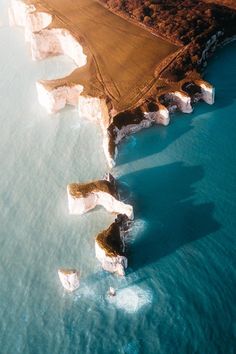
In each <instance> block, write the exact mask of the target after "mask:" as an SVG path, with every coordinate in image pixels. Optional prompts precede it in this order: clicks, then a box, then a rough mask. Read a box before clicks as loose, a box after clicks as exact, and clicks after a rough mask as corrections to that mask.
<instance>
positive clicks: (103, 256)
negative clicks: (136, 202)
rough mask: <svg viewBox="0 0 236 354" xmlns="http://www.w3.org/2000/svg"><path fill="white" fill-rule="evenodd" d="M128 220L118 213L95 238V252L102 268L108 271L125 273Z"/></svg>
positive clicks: (119, 273)
mask: <svg viewBox="0 0 236 354" xmlns="http://www.w3.org/2000/svg"><path fill="white" fill-rule="evenodd" d="M129 228H130V221H129V219H128V218H127V216H126V215H118V217H117V218H116V220H115V221H114V223H113V224H111V225H110V226H109V228H108V229H106V230H104V231H102V232H101V233H99V234H98V235H97V237H96V239H95V252H96V257H97V259H98V260H99V261H100V262H101V264H102V268H103V269H104V270H106V271H108V272H111V273H116V274H118V275H121V276H123V275H125V269H126V268H127V266H128V260H127V257H126V235H127V232H128V230H129Z"/></svg>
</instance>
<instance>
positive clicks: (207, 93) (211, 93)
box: [200, 83, 215, 104]
mask: <svg viewBox="0 0 236 354" xmlns="http://www.w3.org/2000/svg"><path fill="white" fill-rule="evenodd" d="M200 87H201V91H202V95H201V98H202V99H203V101H205V102H206V103H208V104H214V102H215V88H214V87H213V86H210V85H209V84H208V85H206V84H204V83H201V84H200Z"/></svg>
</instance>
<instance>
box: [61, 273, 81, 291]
mask: <svg viewBox="0 0 236 354" xmlns="http://www.w3.org/2000/svg"><path fill="white" fill-rule="evenodd" d="M58 276H59V279H60V281H61V283H62V285H63V287H64V288H65V289H66V290H68V291H74V290H76V289H78V287H79V285H80V282H79V278H80V274H79V272H78V271H77V270H75V269H58Z"/></svg>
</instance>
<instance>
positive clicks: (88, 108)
mask: <svg viewBox="0 0 236 354" xmlns="http://www.w3.org/2000/svg"><path fill="white" fill-rule="evenodd" d="M78 112H79V116H80V117H86V118H88V119H91V120H93V121H97V122H98V123H99V124H100V126H101V129H102V135H103V150H104V155H105V157H106V160H107V163H108V166H109V167H110V168H112V167H114V166H115V161H114V157H112V156H111V155H110V153H109V137H108V132H107V128H108V126H109V124H110V116H109V112H108V108H107V105H106V102H105V100H104V99H103V98H98V97H90V96H82V95H81V96H79V99H78Z"/></svg>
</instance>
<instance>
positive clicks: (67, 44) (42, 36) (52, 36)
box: [9, 0, 87, 113]
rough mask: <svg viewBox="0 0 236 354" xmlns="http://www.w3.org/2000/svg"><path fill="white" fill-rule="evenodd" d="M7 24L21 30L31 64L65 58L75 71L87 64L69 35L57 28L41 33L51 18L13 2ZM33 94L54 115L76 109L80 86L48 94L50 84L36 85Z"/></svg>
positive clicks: (78, 46) (25, 5) (32, 7)
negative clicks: (23, 32)
mask: <svg viewBox="0 0 236 354" xmlns="http://www.w3.org/2000/svg"><path fill="white" fill-rule="evenodd" d="M9 21H10V24H11V25H17V26H22V27H24V28H25V39H26V41H27V42H29V44H30V47H31V54H32V59H33V60H39V59H45V58H46V57H48V56H54V55H60V54H64V55H67V56H69V57H70V58H71V59H72V60H73V61H74V62H75V63H76V65H77V66H78V67H81V66H84V65H85V64H86V63H87V56H86V55H85V54H84V52H83V48H82V46H81V45H80V44H79V42H78V41H77V40H76V39H75V38H74V37H73V36H72V35H71V34H70V32H69V31H67V30H66V29H60V28H51V29H45V28H46V27H47V26H48V25H49V24H50V23H51V22H52V16H51V15H49V14H47V13H44V12H37V11H36V8H35V6H33V5H27V4H25V3H24V2H23V1H20V0H13V1H12V3H11V8H10V9H9ZM48 87H49V88H48ZM37 91H38V98H39V102H40V104H42V105H43V106H44V107H45V108H46V110H47V111H48V112H49V113H54V112H57V111H59V110H60V109H62V108H64V107H65V105H66V104H70V105H74V106H76V105H77V104H78V98H79V96H80V94H81V93H82V91H83V86H82V85H73V86H67V85H66V86H60V87H58V88H56V89H54V90H52V89H50V83H48V85H46V84H45V85H43V84H42V83H37Z"/></svg>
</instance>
